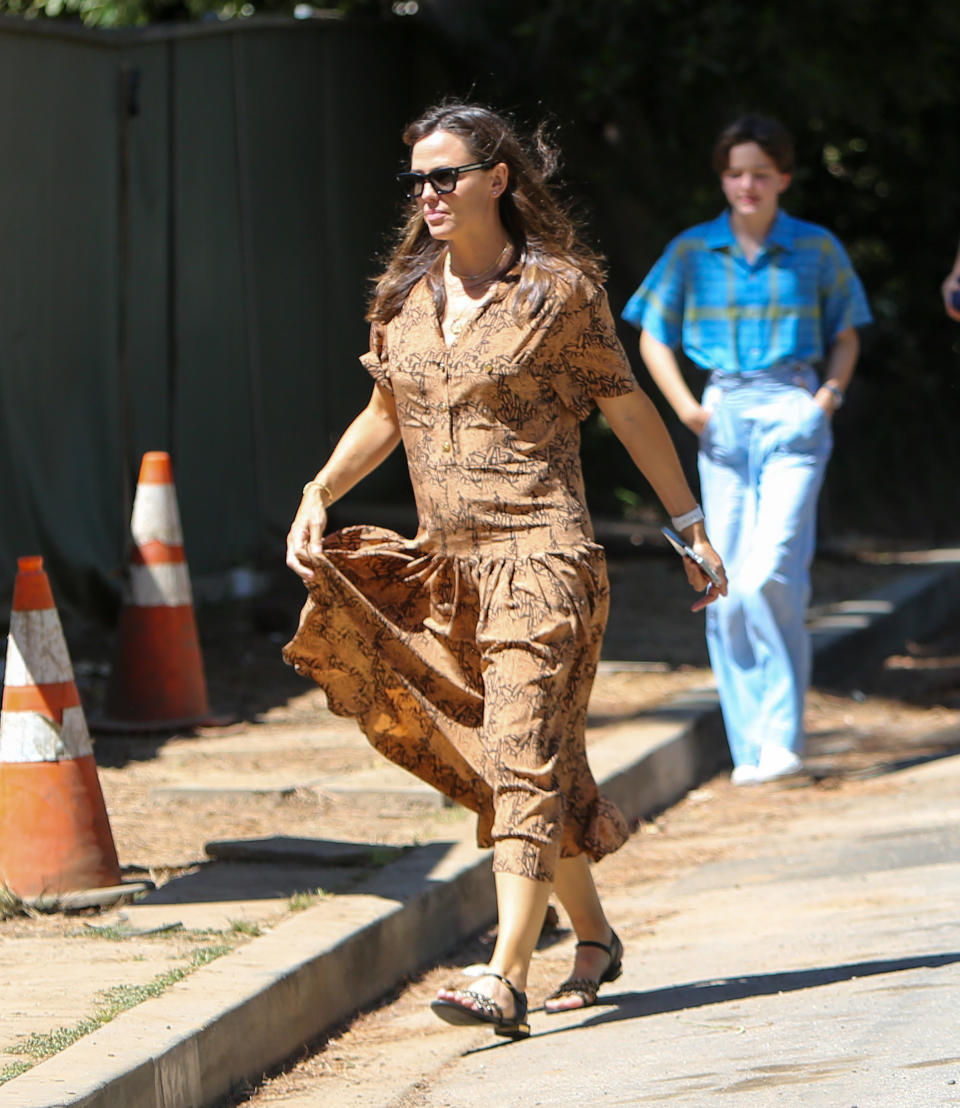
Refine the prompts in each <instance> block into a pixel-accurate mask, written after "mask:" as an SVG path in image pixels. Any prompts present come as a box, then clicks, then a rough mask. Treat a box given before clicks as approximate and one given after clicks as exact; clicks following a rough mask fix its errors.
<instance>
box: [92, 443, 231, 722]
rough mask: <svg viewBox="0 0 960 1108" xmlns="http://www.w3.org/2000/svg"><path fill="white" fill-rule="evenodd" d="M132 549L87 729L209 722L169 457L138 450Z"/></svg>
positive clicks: (132, 520)
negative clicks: (108, 666)
mask: <svg viewBox="0 0 960 1108" xmlns="http://www.w3.org/2000/svg"><path fill="white" fill-rule="evenodd" d="M130 530H131V532H132V535H133V542H134V551H133V556H132V559H131V561H132V564H131V567H130V578H129V581H128V584H127V590H126V596H125V597H124V606H123V609H122V611H121V613H120V624H119V629H118V639H117V648H116V652H115V655H114V661H113V669H112V672H111V676H110V683H109V686H108V688H107V696H106V701H105V704H104V715H103V717H101V718H97V719H96V720H95V721H94V724H93V726H94V729H95V730H97V731H107V732H111V731H112V732H130V731H165V730H171V729H174V728H179V727H194V726H202V725H204V724H216V723H219V722H224V721H222V720H214V719H212V718H211V715H210V707H209V704H208V702H207V682H206V678H205V677H204V673H203V657H202V656H201V653H200V640H199V638H198V636H197V624H196V620H195V619H194V614H193V594H192V592H191V589H190V574H189V572H188V570H187V563H186V560H185V558H184V555H183V533H182V531H181V528H180V512H179V509H178V508H177V494H176V490H175V488H174V485H173V470H172V467H171V465H170V455H169V454H167V453H166V452H165V451H162V450H155V451H149V452H148V453H146V454H144V456H143V461H142V462H141V464H140V479H139V482H138V484H137V493H136V496H135V497H134V500H133V517H132V519H131V522H130Z"/></svg>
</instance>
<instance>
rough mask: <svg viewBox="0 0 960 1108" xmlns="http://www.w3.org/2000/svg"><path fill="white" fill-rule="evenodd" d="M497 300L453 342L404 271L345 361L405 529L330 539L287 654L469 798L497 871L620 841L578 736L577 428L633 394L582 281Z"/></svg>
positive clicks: (587, 611)
mask: <svg viewBox="0 0 960 1108" xmlns="http://www.w3.org/2000/svg"><path fill="white" fill-rule="evenodd" d="M500 293H501V298H500V299H494V300H492V301H490V302H489V303H487V304H486V305H484V306H483V307H482V308H481V309H480V311H479V312H478V313H477V314H476V316H475V318H474V319H473V320H472V321H471V322H470V323H469V324H468V325H467V326H466V327H465V328H464V329H463V331H462V333H461V334H460V335H459V336H458V337H457V339H456V341H455V342H454V343H453V344H451V345H449V346H448V345H447V344H446V343H445V341H444V337H443V333H442V330H441V328H440V324H439V322H438V320H437V315H436V311H435V308H434V305H433V301H432V298H431V296H430V294H429V292H428V291H427V289H426V287H425V285H424V284H423V283H422V282H421V283H420V284H419V285H417V286H415V287H414V289H413V290H412V292H411V293H410V295H409V296H408V298H407V301H406V304H405V306H404V308H403V310H402V311H401V312H400V313H399V315H397V316H396V317H395V318H394V319H392V320H391V321H390V322H389V323H388V324H386V325H385V326H381V325H375V326H374V328H373V330H372V337H371V350H370V352H369V353H368V354H365V355H364V356H363V357H362V358H361V361H362V362H363V364H364V365H365V366H366V367H367V369H368V370H369V371H370V373H371V374H372V375H373V377H374V379H375V380H376V381H377V383H378V384H379V385H380V386H381V387H383V388H385V389H387V390H389V391H390V392H391V393H392V394H393V396H394V399H395V401H396V407H397V413H398V416H399V421H400V429H401V433H402V436H403V444H404V447H405V448H406V453H407V460H408V464H409V467H410V475H411V478H412V481H413V488H414V490H415V494H416V501H417V510H418V514H419V520H420V527H419V531H418V532H417V535H416V537H415V538H413V539H404V538H402V537H400V536H399V535H397V534H395V533H393V532H392V531H386V530H383V529H381V528H375V527H348V528H345V529H344V530H342V531H339V532H337V533H335V534H331V535H328V536H327V537H326V538H325V539H324V558H323V561H322V564H321V565H320V566H319V568H318V569H317V572H316V576H315V577H314V579H313V580H312V581H311V582H310V584H309V594H310V595H309V599H308V601H307V603H306V605H305V607H304V609H303V613H302V615H301V618H300V627H299V629H298V631H297V633H296V635H295V636H294V638H293V640H292V641H291V642H290V643H289V644H288V645H287V646H286V647H285V648H284V658H285V659H286V661H288V662H289V663H291V664H292V665H294V666H296V667H297V669H298V671H300V672H303V673H307V674H309V675H310V676H311V677H313V678H314V679H315V680H316V681H317V683H318V684H320V685H321V686H322V687H323V688H324V690H325V691H326V694H327V698H328V702H329V705H330V707H331V709H332V710H333V711H334V712H336V713H338V714H340V715H349V716H355V717H356V718H357V720H358V721H359V723H360V726H361V727H362V728H363V731H364V733H365V734H366V736H367V738H368V739H369V740H370V742H371V743H372V744H373V745H374V746H375V747H376V748H377V750H379V751H380V752H381V753H382V754H385V755H386V757H387V758H389V759H390V760H391V761H393V762H396V763H397V764H399V765H401V766H404V767H405V768H406V769H408V770H410V771H411V772H413V773H415V774H416V775H417V776H418V777H421V778H423V780H424V781H427V782H429V783H430V784H431V785H433V786H435V787H436V788H437V789H439V790H440V791H441V792H443V793H445V794H446V795H447V796H449V797H452V798H453V799H454V800H456V801H458V802H459V803H461V804H463V805H465V806H466V807H467V808H470V809H472V810H473V811H475V812H477V814H478V828H477V839H478V842H479V844H480V845H481V846H490V845H491V844H492V845H493V847H494V869H495V870H497V871H502V872H506V873H516V874H522V875H525V876H528V877H533V878H537V879H539V880H551V879H552V878H553V875H554V870H555V866H556V861H557V858H558V856H563V857H569V856H573V855H576V854H579V853H582V852H586V854H587V855H588V856H590V857H591V858H594V859H597V858H600V857H601V856H602V855H604V854H607V853H609V852H611V851H613V850H616V849H617V847H619V846H620V845H621V844H622V843H623V841H624V839H625V838H626V827H625V824H624V820H623V817H622V816H621V814H620V812H619V811H618V809H617V808H616V807H615V806H614V805H613V804H612V803H611V802H610V801H608V800H606V799H605V798H603V797H601V796H600V795H599V794H598V792H597V786H596V782H595V781H594V779H593V776H592V774H591V772H590V769H589V767H588V765H587V758H586V750H585V739H584V733H585V729H586V715H587V701H588V699H589V696H590V689H591V686H592V684H593V678H594V674H595V672H596V666H597V659H598V657H599V653H600V643H601V638H602V635H603V630H604V626H605V624H606V618H607V609H608V603H609V590H608V584H607V575H606V567H605V562H604V555H603V550H602V548H601V547H599V546H598V545H597V544H596V543H595V541H594V538H593V529H592V527H591V524H590V519H589V516H588V513H587V508H586V501H585V496H584V489H583V477H582V474H581V469H580V457H579V443H580V430H579V424H580V420H582V419H583V418H584V417H585V416H586V415H587V414H588V413H589V412H590V410H591V408H592V407H593V402H594V398H595V397H601V396H619V395H623V394H625V393H628V392H631V391H632V390H633V389H636V388H637V387H638V386H637V383H636V381H635V380H634V378H633V376H632V374H631V372H630V367H629V365H628V363H627V360H626V357H625V355H624V352H623V348H622V347H621V345H620V342H619V340H618V339H617V337H616V334H615V331H614V326H613V320H612V317H611V315H610V309H609V307H608V305H607V299H606V294H605V293H604V292H603V290H602V289H599V288H597V287H596V286H594V285H593V284H592V283H590V282H588V281H587V280H586V279H584V278H581V277H579V276H578V277H577V278H576V279H575V280H573V281H571V282H569V283H568V284H566V285H564V286H562V287H561V289H560V290H559V292H558V293H557V294H555V297H554V299H553V300H552V301H550V302H548V304H547V305H546V306H545V308H544V309H543V310H542V311H541V313H540V314H539V315H538V316H537V317H536V318H535V319H534V320H533V321H532V322H530V323H528V324H519V323H517V321H516V320H515V318H514V316H513V312H512V310H511V308H510V302H511V296H512V295H513V294H512V292H511V289H510V287H509V286H508V285H507V284H506V283H504V285H502V286H501V287H500Z"/></svg>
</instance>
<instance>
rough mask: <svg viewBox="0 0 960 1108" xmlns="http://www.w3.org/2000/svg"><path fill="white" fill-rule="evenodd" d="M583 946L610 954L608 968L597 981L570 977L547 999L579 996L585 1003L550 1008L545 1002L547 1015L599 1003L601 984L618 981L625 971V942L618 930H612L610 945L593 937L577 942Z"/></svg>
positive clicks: (578, 1009)
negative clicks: (595, 940)
mask: <svg viewBox="0 0 960 1108" xmlns="http://www.w3.org/2000/svg"><path fill="white" fill-rule="evenodd" d="M581 946H595V947H596V948H597V949H598V950H605V951H606V952H607V954H608V955H609V956H610V961H609V962H608V963H607V968H606V969H605V970H604V971H603V973H601V974H600V976H599V978H597V980H596V981H595V980H593V978H591V977H568V978H567V980H566V981H564V982H563V984H562V985H560V986H559V987H558V988H557V989H555V990H554V991H553V992H552V993H551V994H550V995H549V996H548V997H547V1000H560V998H561V997H565V996H578V997H580V999H581V1000H582V1001H583V1003H582V1004H581V1005H579V1006H578V1007H576V1008H548V1007H547V1006H546V1004H544V1007H543V1010H544V1011H545V1012H546V1013H547V1015H550V1016H555V1015H557V1014H558V1013H559V1012H579V1011H580V1009H581V1008H590V1007H592V1006H593V1005H594V1004H596V1003H597V992H598V991H599V989H600V986H601V985H602V984H603V983H604V982H606V981H616V979H617V978H618V977H619V976H620V974H622V973H623V943H622V942H620V939H619V938H618V937H617V933H616V931H612V930H611V938H610V945H609V946H607V944H606V943H597V942H594V941H593V940H592V939H583V940H582V941H581V942H579V943H577V949H578V950H579V948H580V947H581Z"/></svg>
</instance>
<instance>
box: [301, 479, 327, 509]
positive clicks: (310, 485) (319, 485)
mask: <svg viewBox="0 0 960 1108" xmlns="http://www.w3.org/2000/svg"><path fill="white" fill-rule="evenodd" d="M307 489H319V490H320V503H321V504H323V506H324V508H329V507H330V505H331V504H332V503H333V501H334V499H335V497H334V495H333V493H332V492H331V491H330V489H329V488H328V487H327V486H326V485H325V484H324V483H323V482H322V481H317V480H316V478H314V480H313V481H308V482H307V483H306V484H305V485H304V486H303V492H302V493H301V495H302V496H306V495H307ZM324 494H326V497H327V499H326V501H324V499H323V497H324Z"/></svg>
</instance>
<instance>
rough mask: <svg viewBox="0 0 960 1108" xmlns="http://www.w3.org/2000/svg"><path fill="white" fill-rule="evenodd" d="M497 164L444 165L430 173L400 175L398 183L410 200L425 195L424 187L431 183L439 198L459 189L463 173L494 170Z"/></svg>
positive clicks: (491, 160) (492, 161)
mask: <svg viewBox="0 0 960 1108" xmlns="http://www.w3.org/2000/svg"><path fill="white" fill-rule="evenodd" d="M496 164H497V163H496V162H495V161H494V160H493V159H489V160H488V161H485V162H473V163H471V164H470V165H444V166H440V168H439V169H431V170H430V172H429V173H414V172H412V171H411V172H408V173H398V174H397V181H398V182H399V184H400V187H401V188H402V189H403V195H404V196H405V197H406V198H407V199H408V200H413V199H414V198H415V197H417V196H422V195H423V187H424V185H425V184H426V183H427V181H429V182H430V184H431V186H432V187H433V191H434V192H435V193H436V194H437V196H443V195H444V194H445V193H448V192H453V190H454V189H455V188H456V187H457V180H458V179H459V177H460V174H461V173H470V172H471V171H472V170H474V169H493V167H494V166H495V165H496Z"/></svg>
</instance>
